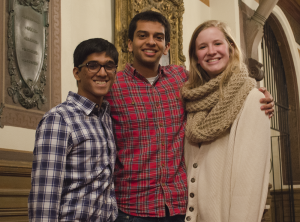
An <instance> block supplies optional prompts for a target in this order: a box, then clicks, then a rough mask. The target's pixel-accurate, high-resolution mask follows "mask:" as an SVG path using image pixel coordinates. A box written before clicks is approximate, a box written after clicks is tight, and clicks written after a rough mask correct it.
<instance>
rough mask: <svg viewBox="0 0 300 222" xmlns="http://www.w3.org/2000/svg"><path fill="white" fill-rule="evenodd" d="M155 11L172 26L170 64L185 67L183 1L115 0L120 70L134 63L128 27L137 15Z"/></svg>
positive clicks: (116, 43)
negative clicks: (130, 49) (130, 50)
mask: <svg viewBox="0 0 300 222" xmlns="http://www.w3.org/2000/svg"><path fill="white" fill-rule="evenodd" d="M146 10H153V11H157V12H160V13H162V14H163V15H164V16H165V17H166V18H167V19H168V21H169V22H170V25H171V33H170V35H171V41H170V44H171V48H170V64H177V65H184V62H185V61H186V58H185V56H184V55H183V44H182V43H183V37H182V35H183V28H182V27H183V26H182V20H183V17H182V16H183V13H184V5H183V0H146V1H143V0H115V46H116V48H117V50H118V52H119V66H118V67H119V68H118V69H119V70H122V69H124V67H125V65H126V63H128V62H129V63H132V61H133V58H132V53H130V52H129V51H128V35H127V34H128V33H127V31H128V26H129V23H130V21H131V19H132V18H133V17H134V15H136V14H137V13H140V12H143V11H146Z"/></svg>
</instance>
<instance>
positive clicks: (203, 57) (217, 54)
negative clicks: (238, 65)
mask: <svg viewBox="0 0 300 222" xmlns="http://www.w3.org/2000/svg"><path fill="white" fill-rule="evenodd" d="M196 56H197V58H198V63H199V64H200V66H201V67H202V68H203V69H204V70H205V71H206V72H207V74H208V75H209V77H210V78H215V77H216V76H217V75H219V74H220V73H222V72H223V71H224V70H225V69H226V67H227V65H228V62H229V57H230V55H229V45H228V42H227V41H226V39H225V36H224V34H223V32H222V31H220V29H218V28H216V27H210V28H207V29H204V30H203V31H201V32H200V33H199V35H198V37H197V39H196Z"/></svg>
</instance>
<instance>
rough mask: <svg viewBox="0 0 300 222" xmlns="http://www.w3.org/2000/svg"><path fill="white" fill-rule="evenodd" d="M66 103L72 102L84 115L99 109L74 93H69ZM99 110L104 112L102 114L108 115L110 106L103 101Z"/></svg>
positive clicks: (96, 105)
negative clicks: (106, 113)
mask: <svg viewBox="0 0 300 222" xmlns="http://www.w3.org/2000/svg"><path fill="white" fill-rule="evenodd" d="M67 101H71V102H73V103H74V104H75V105H76V106H77V107H78V108H79V109H80V110H82V111H83V112H84V113H85V114H86V115H90V114H91V112H92V111H93V110H94V109H99V107H98V104H96V103H94V102H92V101H91V100H89V99H87V98H86V97H84V96H81V95H79V94H77V93H74V92H71V91H70V92H69V94H68V97H67ZM101 109H103V110H104V112H103V113H105V112H108V113H110V106H109V103H108V102H107V101H106V100H103V102H102V104H101Z"/></svg>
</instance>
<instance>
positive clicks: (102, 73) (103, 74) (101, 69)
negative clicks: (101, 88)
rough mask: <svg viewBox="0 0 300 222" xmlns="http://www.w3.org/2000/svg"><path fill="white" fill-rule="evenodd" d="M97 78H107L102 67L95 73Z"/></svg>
mask: <svg viewBox="0 0 300 222" xmlns="http://www.w3.org/2000/svg"><path fill="white" fill-rule="evenodd" d="M97 76H107V73H106V71H105V69H104V66H101V67H100V70H99V71H98V72H97Z"/></svg>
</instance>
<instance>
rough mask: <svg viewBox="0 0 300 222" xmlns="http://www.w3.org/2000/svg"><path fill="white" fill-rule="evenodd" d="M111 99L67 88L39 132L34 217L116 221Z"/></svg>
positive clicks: (31, 203)
mask: <svg viewBox="0 0 300 222" xmlns="http://www.w3.org/2000/svg"><path fill="white" fill-rule="evenodd" d="M109 113H110V107H109V104H108V103H107V102H106V101H104V102H103V103H102V106H101V108H99V107H98V105H96V104H95V103H93V102H91V101H90V100H88V99H87V98H85V97H82V96H80V95H78V94H76V93H72V92H69V95H68V98H67V101H65V102H64V103H62V104H60V105H58V106H56V107H54V108H53V109H51V110H50V111H49V112H48V113H46V114H45V115H44V117H43V119H42V120H41V122H40V123H39V125H38V127H37V131H36V140H35V147H34V151H33V153H34V160H33V164H32V174H31V185H32V188H31V191H30V194H29V198H28V209H29V220H30V221H99V222H102V221H106V222H108V221H114V220H115V219H116V217H117V203H116V198H115V191H114V184H113V172H114V165H115V160H116V147H115V141H114V137H113V131H112V122H111V118H110V115H109Z"/></svg>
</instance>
